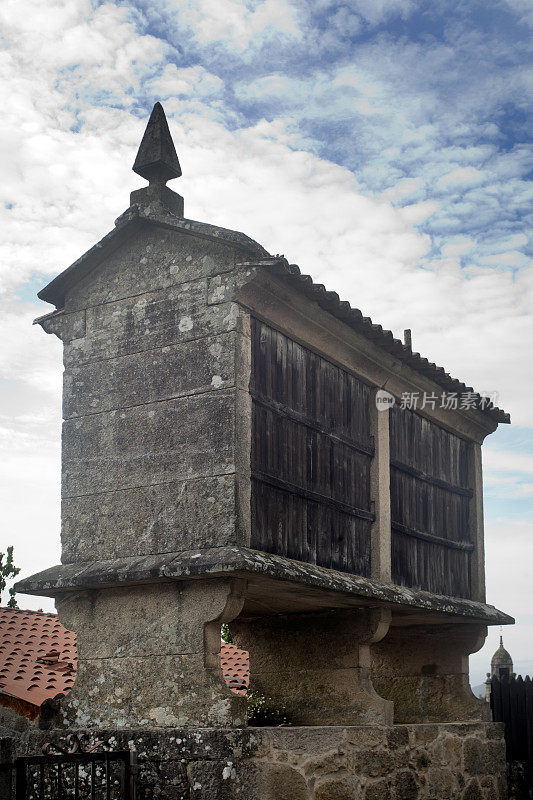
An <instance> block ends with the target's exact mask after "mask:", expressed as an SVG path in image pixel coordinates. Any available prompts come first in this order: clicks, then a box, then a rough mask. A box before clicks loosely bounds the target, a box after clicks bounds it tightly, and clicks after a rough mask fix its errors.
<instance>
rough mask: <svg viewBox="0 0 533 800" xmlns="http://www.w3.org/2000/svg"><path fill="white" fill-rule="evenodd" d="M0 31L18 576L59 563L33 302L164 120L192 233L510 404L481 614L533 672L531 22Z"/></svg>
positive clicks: (515, 2) (484, 18)
mask: <svg viewBox="0 0 533 800" xmlns="http://www.w3.org/2000/svg"><path fill="white" fill-rule="evenodd" d="M0 24H1V31H2V36H1V39H0V81H1V84H2V97H3V102H2V115H1V116H0V159H1V162H2V163H1V173H0V175H1V177H0V213H1V215H2V236H1V239H0V312H1V313H0V336H1V342H2V347H1V350H0V381H1V384H2V392H1V400H0V446H1V448H2V459H1V463H0V471H1V479H2V480H1V489H0V491H1V499H2V528H3V530H2V531H1V533H0V550H1V549H3V548H4V549H5V546H6V545H8V544H11V543H13V544H15V547H16V560H17V561H18V563H19V565H20V566H21V568H22V574H23V575H27V574H31V573H32V572H34V571H37V570H39V569H43V568H45V567H47V566H49V565H51V564H53V563H57V561H58V559H59V470H60V463H59V437H60V383H61V352H60V343H59V341H58V340H57V339H56V338H55V337H51V336H46V335H45V334H44V333H43V331H42V330H41V329H40V328H38V327H32V325H31V321H32V319H33V318H34V317H36V316H38V315H41V314H44V313H46V312H47V311H48V310H50V307H49V306H47V305H46V304H44V303H40V302H39V301H37V299H36V292H37V291H38V290H39V289H40V288H41V287H42V286H43V285H44V284H45V283H46V282H47V281H48V280H49V279H50V278H51V277H52V276H53V275H55V274H57V273H58V272H60V271H61V270H63V269H64V268H65V267H66V266H68V265H69V263H71V262H72V261H73V260H74V259H75V258H77V257H78V256H79V255H80V254H81V253H82V252H84V251H85V250H86V249H87V248H88V247H90V246H91V245H92V244H93V243H94V242H95V241H96V240H97V239H98V238H100V237H101V236H102V235H103V234H104V233H106V232H107V231H108V230H110V229H111V228H112V226H113V221H114V219H115V218H116V217H117V216H118V215H119V214H120V213H121V212H122V211H124V210H125V208H126V207H127V206H128V202H129V192H130V191H131V190H132V189H135V188H138V187H139V186H140V185H142V183H143V182H142V180H141V179H140V178H138V177H137V176H135V175H134V173H132V172H131V165H132V163H133V159H134V157H135V152H136V149H137V146H138V144H139V141H140V138H141V136H142V132H143V130H144V127H145V125H146V121H147V117H148V114H149V111H150V109H151V107H152V105H153V103H154V102H155V101H156V100H161V101H162V103H163V105H164V107H165V110H166V112H167V115H168V117H169V123H170V127H171V131H172V134H173V136H174V141H175V143H176V148H177V150H178V154H179V157H180V160H181V164H182V169H183V172H184V176H183V178H181V179H180V180H179V181H176V182H175V183H174V188H175V189H176V190H178V191H179V192H180V193H181V194H183V195H184V197H185V213H186V216H188V217H191V218H193V219H199V220H202V221H207V222H211V223H215V224H219V225H223V226H226V227H229V228H233V229H237V230H241V231H244V232H246V233H247V234H248V235H250V236H252V237H253V238H255V239H257V240H258V241H259V242H261V244H263V245H264V246H265V247H266V248H267V249H269V250H270V251H271V252H273V253H284V254H285V255H286V256H287V258H289V260H291V261H293V262H296V263H298V264H299V265H300V267H301V268H302V269H303V270H304V271H305V272H309V273H311V274H312V275H313V277H314V278H316V279H318V280H320V281H323V282H324V283H325V284H326V285H327V286H328V288H331V289H335V290H337V291H338V292H339V294H340V295H341V296H342V297H343V298H345V299H348V300H350V301H351V302H352V303H353V304H355V305H356V306H357V307H359V308H361V309H362V310H363V311H364V313H365V314H368V315H371V316H372V317H373V319H374V320H375V321H378V322H380V323H381V324H383V325H384V326H386V327H390V328H392V329H393V330H394V331H395V333H396V334H401V332H402V331H403V329H404V328H406V327H410V328H411V329H412V332H413V344H414V347H415V349H417V350H419V351H420V352H422V354H423V355H426V356H428V357H430V359H432V360H435V361H436V362H437V363H440V364H442V365H444V366H445V367H446V368H447V369H448V370H449V371H450V372H451V373H452V374H453V375H455V376H457V377H459V378H461V379H464V380H466V382H467V383H470V384H471V385H473V386H475V387H476V388H477V389H479V390H482V391H487V392H490V393H492V392H498V393H499V405H501V406H502V407H503V408H505V409H506V410H508V411H510V413H511V415H512V420H513V425H512V426H502V427H501V428H500V430H499V431H498V432H497V433H496V434H494V435H493V436H491V437H490V439H489V440H488V441H487V443H486V445H485V448H484V450H485V453H484V469H485V508H486V533H487V580H488V599H489V601H490V602H492V603H493V604H495V605H497V606H499V607H500V608H502V609H504V610H505V611H507V612H509V613H511V614H513V615H514V616H516V618H517V622H518V624H517V626H516V627H515V628H514V629H507V630H506V631H505V641H506V645H507V646H508V649H509V650H510V651H511V653H512V655H513V656H514V658H515V665H516V669H517V671H519V672H522V673H524V674H525V673H526V672H531V671H533V645H532V644H531V642H532V641H533V609H532V608H531V597H532V592H531V588H530V584H531V580H530V577H529V571H530V565H531V563H532V562H533V537H532V534H533V509H532V497H533V416H532V413H531V410H530V408H531V398H532V396H533V379H532V366H531V365H532V363H533V359H532V352H531V350H532V340H533V325H532V315H533V291H532V290H533V270H532V266H531V260H530V258H529V257H528V235H530V227H528V211H530V209H531V205H530V203H531V195H532V193H531V187H530V185H529V186H528V183H527V182H526V181H527V172H528V167H529V165H530V163H531V162H530V160H529V159H530V150H528V140H527V124H528V118H527V112H528V102H529V101H530V98H531V92H530V87H531V73H530V72H529V73H528V63H530V61H529V60H528V42H529V41H530V38H531V26H532V25H533V10H532V6H531V4H530V2H529V0H470V2H468V3H465V2H462V1H461V0H440V2H438V3H426V2H422V0H350V2H340V1H339V0H137V1H136V2H135V1H133V0H132V2H128V1H127V0H123V2H120V0H117V2H96V0H95V1H94V2H90V0H48V2H47V3H43V2H42V0H3V2H2V4H1V5H0ZM528 204H529V205H528ZM529 244H530V240H529ZM530 252H531V251H530V250H529V256H530ZM19 601H20V603H21V605H25V606H27V607H31V608H37V607H39V606H43V607H45V608H48V607H51V606H50V605H48V604H47V602H48V601H46V600H44V601H42V600H40V599H38V598H27V597H24V596H20V597H19ZM498 633H499V632H498V631H493V632H492V633H491V634H490V636H489V639H488V644H487V645H486V646H485V648H484V650H483V651H482V652H481V653H480V654H478V655H477V656H474V657H473V658H472V659H471V664H472V673H473V675H472V677H473V682H474V683H476V682H480V681H481V678H482V676H483V674H484V673H485V671H486V669H487V660H488V659H490V655H491V653H492V652H493V651H494V649H495V647H496V645H497V635H498Z"/></svg>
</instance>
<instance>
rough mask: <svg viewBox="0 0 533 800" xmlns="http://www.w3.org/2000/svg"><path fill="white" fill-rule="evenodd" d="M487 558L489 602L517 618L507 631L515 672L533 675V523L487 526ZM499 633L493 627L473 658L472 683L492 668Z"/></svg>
mask: <svg viewBox="0 0 533 800" xmlns="http://www.w3.org/2000/svg"><path fill="white" fill-rule="evenodd" d="M485 537H486V546H485V556H486V579H487V598H488V602H490V603H492V604H493V605H495V606H496V607H497V608H500V609H501V610H502V611H505V612H506V613H508V614H510V615H511V616H514V617H515V618H516V625H514V626H510V627H506V628H505V629H504V632H503V633H504V638H505V646H506V648H507V649H508V650H509V652H510V653H511V656H512V657H513V660H514V665H515V670H516V672H518V673H522V674H523V675H525V674H526V672H530V671H531V669H532V667H533V664H532V653H531V648H530V642H531V641H532V637H533V615H532V614H531V576H530V571H529V569H528V564H529V563H530V559H531V558H532V557H533V521H524V520H514V519H503V518H502V519H498V520H494V521H493V522H489V524H486V526H485ZM498 637H499V630H498V629H497V628H489V637H488V639H487V643H486V644H485V646H484V647H483V649H482V650H480V652H479V653H476V654H475V655H473V656H471V657H470V669H471V680H472V682H473V683H474V684H477V683H481V679H483V678H484V676H485V673H486V672H488V671H489V669H490V659H491V657H492V655H493V653H494V651H495V650H496V648H497V647H498Z"/></svg>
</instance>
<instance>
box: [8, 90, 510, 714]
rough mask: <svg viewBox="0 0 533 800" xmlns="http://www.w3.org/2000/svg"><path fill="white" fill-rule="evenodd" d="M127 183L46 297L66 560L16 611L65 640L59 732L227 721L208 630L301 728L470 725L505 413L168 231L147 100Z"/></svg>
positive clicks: (291, 274) (169, 196) (248, 245)
mask: <svg viewBox="0 0 533 800" xmlns="http://www.w3.org/2000/svg"><path fill="white" fill-rule="evenodd" d="M134 169H135V171H136V172H137V173H138V174H140V175H142V176H143V177H145V178H146V179H147V180H148V181H149V185H148V186H147V187H145V188H143V189H139V190H137V191H134V192H132V194H131V197H130V207H129V208H128V209H127V210H126V211H125V212H124V214H122V215H121V216H120V217H119V218H118V219H117V221H116V223H115V228H114V229H113V230H112V231H111V232H110V233H108V234H107V235H106V236H104V238H103V239H102V240H101V241H100V242H98V244H96V245H95V246H94V247H92V248H91V249H90V250H89V251H88V252H87V253H85V254H84V255H82V256H81V257H80V258H79V259H78V260H77V261H76V262H75V263H74V264H72V265H71V266H70V267H68V269H66V270H65V271H64V272H62V273H61V274H60V275H58V276H57V277H56V278H54V280H52V281H51V282H50V283H49V284H48V286H46V287H45V288H44V289H43V290H42V291H41V292H40V293H39V297H40V298H41V299H42V300H45V301H47V302H49V303H52V304H53V305H54V306H55V310H53V311H51V313H48V314H47V315H46V316H44V317H41V318H40V319H39V320H37V322H38V324H39V325H41V326H42V328H43V329H44V330H45V331H46V332H47V333H51V334H55V335H56V336H58V337H60V339H61V340H62V342H63V347H64V365H65V373H64V388H63V416H64V422H63V434H62V512H61V538H62V563H61V564H59V565H57V566H55V567H52V568H50V569H48V570H45V571H44V572H42V573H40V574H38V575H34V576H32V577H31V578H28V579H26V580H24V581H21V582H20V583H19V584H18V586H17V591H19V592H28V593H32V594H37V595H49V596H52V597H54V598H55V600H56V606H57V609H58V613H59V617H60V619H61V621H62V622H63V624H64V625H65V626H66V627H67V628H69V629H71V630H74V631H76V633H77V634H78V648H79V667H78V673H77V678H76V684H75V687H74V689H73V691H72V692H71V693H70V694H69V695H68V697H66V698H65V699H64V700H63V701H62V702H61V706H60V708H59V710H58V712H57V713H58V719H57V721H56V722H57V725H58V726H60V725H65V726H67V727H68V726H70V727H94V728H105V727H106V726H107V727H108V728H123V729H128V728H132V727H141V728H146V727H167V728H173V727H179V726H200V727H202V726H204V727H205V726H208V727H209V726H211V727H217V726H240V725H243V724H244V723H245V700H244V698H242V697H239V696H236V695H235V694H233V693H231V692H230V691H229V689H228V687H227V686H226V684H225V682H224V680H223V676H222V671H221V668H220V661H219V650H220V628H221V625H222V624H223V623H230V630H231V633H232V635H233V637H234V639H235V642H236V644H238V645H239V646H242V647H243V649H246V650H248V651H249V652H250V669H251V683H252V686H253V688H254V689H255V690H256V691H258V692H259V693H261V694H264V695H265V696H268V697H271V698H272V699H273V701H274V702H275V703H276V704H279V706H281V707H285V708H286V709H287V713H289V714H290V716H291V720H292V721H293V722H294V723H295V724H297V725H341V724H345V725H354V724H365V725H367V724H374V725H384V724H385V725H386V724H390V723H392V721H393V719H394V721H396V722H406V723H410V722H443V721H452V722H455V721H459V720H475V719H479V718H480V716H483V714H485V713H486V711H487V709H486V706H485V704H484V703H482V702H481V703H480V701H478V700H476V698H474V696H473V695H472V693H471V691H470V688H469V683H468V655H469V653H472V652H475V651H476V650H477V649H479V648H480V647H481V646H482V644H483V641H484V638H485V636H486V626H487V625H490V624H498V625H499V624H508V623H511V622H512V621H513V620H512V618H511V617H509V616H507V615H506V614H504V613H502V612H500V611H498V610H497V609H495V608H494V607H493V606H491V605H488V604H487V603H486V600H485V580H484V550H483V547H484V544H483V502H482V474H481V445H482V443H483V441H484V439H485V437H486V436H487V435H489V434H490V433H492V432H493V431H494V430H495V429H496V428H497V426H498V424H499V423H507V422H509V416H508V415H507V414H506V413H505V412H504V411H502V410H500V409H498V408H496V407H494V406H493V405H492V404H491V403H490V402H489V401H488V400H487V398H483V397H480V396H479V395H478V394H477V393H476V392H474V390H473V389H472V388H471V387H469V386H467V385H465V384H464V383H461V382H460V381H458V380H456V379H454V378H452V377H451V376H450V375H449V374H448V373H446V372H445V370H444V369H442V368H441V367H437V366H436V365H435V364H433V363H432V362H430V361H428V360H427V359H425V358H422V356H420V354H419V353H416V352H413V350H412V346H411V342H410V341H409V340H408V339H407V340H406V342H405V343H404V342H401V341H399V340H398V339H395V338H394V337H393V335H392V333H391V332H390V331H386V330H383V328H382V327H381V326H380V325H376V324H373V323H372V321H371V320H370V319H369V318H368V317H365V316H363V314H362V313H361V312H360V311H359V310H358V309H356V308H352V307H351V306H350V304H349V303H347V302H344V301H341V300H340V298H339V296H338V295H337V294H336V292H334V291H326V289H325V288H324V287H323V286H322V285H320V284H318V285H317V284H315V283H314V282H313V280H312V279H311V278H310V277H309V276H307V275H302V274H301V272H300V270H299V268H298V267H297V266H296V265H294V264H290V263H289V262H288V261H287V260H286V259H285V258H284V257H282V256H272V255H270V254H269V253H267V252H266V251H265V249H264V248H263V247H261V245H259V244H258V243H257V242H255V241H253V240H252V239H250V238H249V237H248V236H245V235H244V234H242V233H239V232H236V231H231V230H226V229H224V228H220V227H217V226H214V225H209V224H205V223H201V222H196V221H194V220H190V219H186V218H185V217H184V216H183V214H184V209H183V198H181V197H180V196H179V195H177V194H176V193H175V192H173V191H172V190H171V189H169V188H168V187H167V186H166V182H167V181H168V180H170V179H173V178H176V177H179V176H180V175H181V167H180V163H179V160H178V157H177V154H176V151H175V149H174V145H173V143H172V139H171V136H170V131H169V128H168V125H167V121H166V119H165V115H164V112H163V109H162V107H161V106H160V105H159V104H156V106H155V107H154V110H153V112H152V115H151V117H150V121H149V123H148V127H147V130H146V133H145V135H144V138H143V140H142V143H141V147H140V149H139V153H138V155H137V158H136V160H135V165H134ZM383 395H386V397H387V399H388V402H386V403H382V402H377V401H378V400H379V399H380V397H382V396H383ZM413 396H418V397H423V398H424V399H425V398H428V403H424V404H423V407H422V406H421V407H419V408H418V407H405V404H404V403H403V402H402V400H403V398H405V397H413Z"/></svg>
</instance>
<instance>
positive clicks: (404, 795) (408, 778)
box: [394, 770, 420, 800]
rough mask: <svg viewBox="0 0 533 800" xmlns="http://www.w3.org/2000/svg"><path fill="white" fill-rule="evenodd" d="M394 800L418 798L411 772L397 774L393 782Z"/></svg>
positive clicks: (416, 786) (415, 782) (416, 785)
mask: <svg viewBox="0 0 533 800" xmlns="http://www.w3.org/2000/svg"><path fill="white" fill-rule="evenodd" d="M394 791H395V792H396V800H416V799H417V798H418V797H420V794H419V791H418V782H417V779H416V777H415V773H414V772H412V771H411V770H402V771H401V772H398V774H397V775H396V778H395V780H394Z"/></svg>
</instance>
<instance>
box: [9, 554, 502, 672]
mask: <svg viewBox="0 0 533 800" xmlns="http://www.w3.org/2000/svg"><path fill="white" fill-rule="evenodd" d="M105 572H107V573H108V577H109V578H110V579H111V580H112V581H116V582H121V583H131V582H137V581H139V580H156V579H158V578H163V577H164V578H165V579H166V578H176V579H181V578H188V577H192V576H195V577H196V576H200V575H206V576H207V575H210V576H213V575H220V574H224V575H228V574H231V573H237V574H243V573H246V575H247V578H248V583H249V589H248V596H249V595H250V593H251V592H252V591H253V592H255V593H256V594H255V596H256V597H257V600H258V602H260V603H261V604H262V607H263V608H264V605H265V603H266V602H267V601H268V600H269V599H270V598H269V597H268V596H265V587H268V590H267V591H268V592H271V593H272V594H273V595H275V596H276V599H277V598H278V596H279V597H280V598H281V599H282V600H283V602H284V603H286V605H285V606H283V605H282V604H280V605H281V608H280V609H279V610H278V613H279V612H280V611H281V610H282V611H297V610H298V611H299V610H309V608H316V609H323V607H324V601H323V597H324V594H323V593H324V592H327V598H328V605H329V607H330V608H336V607H342V608H343V609H345V608H346V607H347V606H348V605H350V603H353V607H354V608H359V607H360V599H361V598H371V600H372V604H376V603H382V604H388V603H394V604H397V605H401V606H406V607H412V608H416V609H420V610H421V611H422V612H423V613H427V614H428V617H430V615H432V614H433V612H437V613H441V612H443V611H445V612H446V613H450V614H451V613H453V614H456V615H457V616H461V617H464V618H466V619H469V618H470V619H471V618H472V617H473V618H475V619H480V620H485V621H487V622H491V623H496V622H499V623H501V622H505V621H506V620H507V617H506V616H505V614H502V612H500V611H498V610H497V609H495V608H494V606H488V605H485V604H484V603H477V602H473V601H471V600H464V599H462V598H459V599H451V598H449V597H441V596H439V595H432V594H429V593H428V592H421V591H417V590H414V589H406V588H405V587H404V586H395V585H394V584H382V583H378V582H377V581H373V580H370V579H369V578H362V577H361V576H360V575H349V574H347V573H344V572H336V571H335V570H331V569H325V568H324V567H318V566H316V565H315V564H304V563H303V562H300V561H293V560H292V559H290V558H284V557H282V556H275V555H271V554H269V553H261V552H258V551H256V550H250V549H248V548H246V547H216V548H215V547H211V548H209V549H207V550H196V549H193V550H190V551H188V552H183V551H180V552H179V553H161V554H159V555H157V556H156V555H154V556H147V557H146V558H145V559H141V558H139V557H138V556H132V557H128V558H122V559H119V560H116V561H98V562H94V563H92V564H90V563H89V564H83V563H82V564H78V565H73V564H65V565H62V566H61V565H58V566H55V567H50V568H49V569H47V570H43V572H40V573H38V574H37V575H33V576H31V577H30V578H25V579H24V580H22V581H19V582H18V583H17V585H16V586H17V591H18V592H25V593H28V594H44V595H46V594H49V593H50V592H52V596H54V592H53V589H54V587H56V588H59V589H66V588H80V587H84V586H98V585H99V584H102V583H105V582H106V575H105V574H104V573H105ZM267 578H270V579H272V580H271V581H268V582H267V581H266V579H267ZM286 587H289V590H288V592H285V591H284V590H285V588H286ZM313 602H314V603H315V604H316V605H313ZM374 647H375V645H374ZM378 680H379V675H378Z"/></svg>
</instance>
